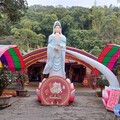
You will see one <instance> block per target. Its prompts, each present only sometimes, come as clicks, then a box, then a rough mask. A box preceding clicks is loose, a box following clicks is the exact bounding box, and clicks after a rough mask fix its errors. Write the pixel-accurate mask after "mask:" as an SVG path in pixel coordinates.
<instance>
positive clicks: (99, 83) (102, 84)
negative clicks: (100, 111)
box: [96, 78, 109, 97]
mask: <svg viewBox="0 0 120 120" xmlns="http://www.w3.org/2000/svg"><path fill="white" fill-rule="evenodd" d="M96 85H97V86H99V87H100V89H101V90H100V92H97V96H99V97H102V90H103V89H104V88H105V86H109V82H108V80H107V79H105V80H103V79H102V78H101V79H98V80H97V81H96Z"/></svg>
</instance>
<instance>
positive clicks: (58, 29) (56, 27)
mask: <svg viewBox="0 0 120 120" xmlns="http://www.w3.org/2000/svg"><path fill="white" fill-rule="evenodd" d="M53 33H54V34H55V33H59V34H61V23H60V22H59V21H56V22H55V23H54V26H53Z"/></svg>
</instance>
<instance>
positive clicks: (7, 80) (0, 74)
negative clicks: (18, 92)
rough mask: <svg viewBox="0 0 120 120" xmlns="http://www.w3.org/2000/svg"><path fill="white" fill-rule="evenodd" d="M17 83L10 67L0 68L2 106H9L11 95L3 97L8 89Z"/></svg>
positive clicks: (0, 99) (0, 100) (0, 104)
mask: <svg viewBox="0 0 120 120" xmlns="http://www.w3.org/2000/svg"><path fill="white" fill-rule="evenodd" d="M15 81H16V77H15V74H14V73H13V72H12V71H10V69H9V68H8V66H6V65H3V66H2V68H0V106H1V107H2V106H7V105H8V104H9V101H10V98H11V97H12V96H11V95H3V91H4V90H5V89H6V87H7V86H8V85H10V84H12V83H13V82H15Z"/></svg>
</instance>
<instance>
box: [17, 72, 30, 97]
mask: <svg viewBox="0 0 120 120" xmlns="http://www.w3.org/2000/svg"><path fill="white" fill-rule="evenodd" d="M16 77H17V81H18V82H19V83H20V84H21V89H20V90H16V92H17V96H22V97H26V96H28V94H27V92H28V91H27V90H25V81H26V75H25V71H24V72H21V73H18V75H17V76H16Z"/></svg>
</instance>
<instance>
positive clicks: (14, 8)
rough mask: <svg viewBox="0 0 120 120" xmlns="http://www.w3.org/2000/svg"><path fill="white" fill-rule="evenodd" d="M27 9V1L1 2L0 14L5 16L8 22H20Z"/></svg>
mask: <svg viewBox="0 0 120 120" xmlns="http://www.w3.org/2000/svg"><path fill="white" fill-rule="evenodd" d="M26 9H27V1H26V0H0V13H1V14H3V15H5V16H6V17H7V20H8V21H11V22H17V21H19V20H20V18H21V17H22V16H23V15H24V13H25V11H26ZM1 17H2V16H1Z"/></svg>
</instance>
